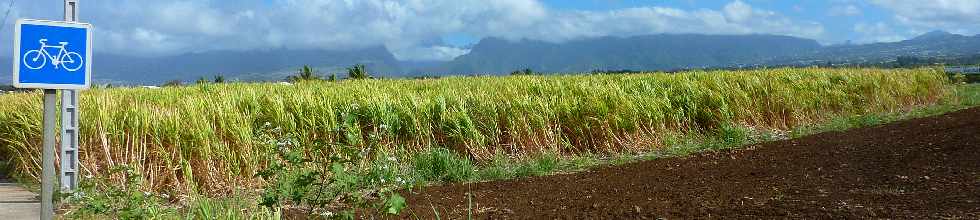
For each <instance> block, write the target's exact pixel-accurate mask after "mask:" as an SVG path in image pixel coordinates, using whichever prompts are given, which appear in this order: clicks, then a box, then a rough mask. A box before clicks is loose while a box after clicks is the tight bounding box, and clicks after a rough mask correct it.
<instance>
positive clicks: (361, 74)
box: [347, 64, 371, 79]
mask: <svg viewBox="0 0 980 220" xmlns="http://www.w3.org/2000/svg"><path fill="white" fill-rule="evenodd" d="M347 78H349V79H369V78H371V75H370V74H368V72H367V68H365V67H364V64H357V65H354V67H351V68H347Z"/></svg>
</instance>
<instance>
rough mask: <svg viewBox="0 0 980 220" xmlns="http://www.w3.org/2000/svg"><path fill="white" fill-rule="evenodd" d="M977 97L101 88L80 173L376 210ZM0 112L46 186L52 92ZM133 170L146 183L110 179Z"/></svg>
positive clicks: (356, 87) (4, 146) (3, 134)
mask: <svg viewBox="0 0 980 220" xmlns="http://www.w3.org/2000/svg"><path fill="white" fill-rule="evenodd" d="M977 90H978V89H977V87H976V86H955V87H952V86H950V85H948V82H947V81H946V77H945V76H944V75H943V74H942V73H941V72H938V71H937V70H935V69H931V68H923V69H900V70H881V69H819V68H805V69H768V70H752V71H717V72H688V73H680V74H636V75H577V76H510V77H451V78H446V79H438V80H356V81H344V82H339V83H334V82H300V83H297V84H295V85H293V86H286V85H279V84H241V83H239V84H202V85H197V86H192V87H173V88H165V89H159V90H152V89H137V88H118V89H94V90H89V91H85V92H83V93H82V100H81V101H82V111H81V113H82V118H81V120H82V122H81V123H82V138H81V140H80V141H81V143H82V146H81V147H82V152H83V153H82V155H81V161H82V164H81V166H82V170H83V174H86V175H92V176H93V178H92V179H93V180H102V181H105V182H106V183H107V184H106V185H107V186H110V185H125V183H126V181H127V178H128V177H129V176H137V177H138V179H139V181H138V182H139V184H138V185H135V186H133V187H132V188H135V189H138V190H137V191H140V192H147V193H148V194H149V195H150V197H152V198H156V197H159V196H160V195H162V194H168V195H172V196H187V197H189V198H205V199H201V200H200V201H211V202H208V203H207V204H204V205H196V206H195V205H194V204H183V205H179V206H178V207H172V209H167V208H166V207H165V208H164V209H165V210H173V212H175V213H189V214H187V215H194V216H214V215H220V214H216V212H212V211H206V210H213V209H220V208H224V209H228V207H232V206H245V207H256V206H257V205H256V202H245V203H241V202H234V200H235V199H232V200H233V201H232V202H221V201H222V200H220V199H218V200H210V199H206V198H209V197H218V198H223V197H227V196H228V195H235V194H236V193H232V192H243V191H244V192H245V193H243V195H241V197H242V198H256V197H257V196H258V195H259V194H261V193H258V192H255V191H251V192H252V193H248V191H249V190H250V189H251V190H254V189H262V188H265V189H266V190H268V189H270V188H269V186H270V184H271V183H272V182H276V181H279V182H276V184H279V183H283V184H281V185H279V186H282V187H280V188H278V189H279V190H281V191H282V192H283V193H285V194H294V195H297V196H298V197H310V196H316V197H317V198H319V197H322V196H326V197H327V198H323V199H324V200H330V199H332V198H334V197H337V198H345V199H342V200H343V201H342V202H341V203H345V204H352V203H356V204H363V203H369V202H370V201H371V200H372V199H371V198H364V199H363V200H362V199H361V198H360V197H359V195H372V194H385V193H387V192H390V191H391V190H394V189H399V188H406V187H408V188H411V187H413V186H420V185H426V184H432V183H444V182H458V181H483V180H494V179H508V178H515V177H526V176H536V175H546V174H550V173H555V172H571V171H576V170H582V169H586V168H588V167H592V166H595V165H599V164H621V163H628V162H632V161H635V160H641V159H651V158H659V157H666V156H677V155H686V154H690V153H694V152H700V151H704V150H714V149H725V148H731V147H737V146H740V145H742V144H745V143H752V142H761V141H767V140H775V139H782V138H787V137H790V136H798V135H803V134H807V133H813V132H819V131H823V130H827V129H844V128H848V127H853V126H865V125H871V124H875V123H882V122H886V121H889V120H894V119H900V118H907V117H913V116H919V115H928V114H930V113H939V112H945V111H949V110H952V109H955V108H962V107H963V106H971V105H972V106H975V105H977V103H978V101H977V99H978V98H977V93H978V92H977ZM0 102H3V103H5V104H4V105H2V106H0V154H4V155H13V156H12V159H13V160H12V161H11V162H10V163H11V168H12V170H13V171H14V172H15V173H16V174H17V175H19V176H21V177H24V178H26V179H36V177H37V174H38V171H39V169H38V167H39V165H38V164H37V163H36V162H35V161H38V158H37V156H38V155H40V153H39V152H38V151H39V149H40V148H39V147H38V146H39V144H40V137H39V135H40V128H39V126H38V124H39V123H40V109H39V108H38V106H40V94H38V93H28V94H8V95H3V96H0ZM922 109H925V110H922ZM909 112H912V113H909ZM283 161H292V162H289V163H284V162H283ZM277 164H280V165H283V164H285V165H284V166H295V167H293V168H289V169H284V170H280V172H282V175H280V176H278V177H281V178H280V179H276V180H271V181H272V182H270V181H263V180H261V178H257V177H256V174H257V173H259V172H260V171H265V170H269V169H270V168H272V167H274V166H277ZM289 164H292V165H289ZM122 165H125V166H126V167H128V168H130V169H131V172H132V173H133V174H134V175H121V174H118V173H113V172H110V170H111V169H112V168H113V167H119V166H122ZM337 166H339V167H340V168H339V169H334V168H335V167H337ZM300 175H305V176H308V175H314V176H316V177H317V178H316V179H317V180H320V179H322V180H329V181H326V182H329V184H327V185H329V188H330V189H329V190H326V191H322V192H321V191H311V190H307V189H304V188H303V187H302V186H295V187H294V185H293V184H292V183H295V182H296V180H297V179H298V178H297V177H299V176H300ZM299 179H301V178H299ZM86 181H88V179H86ZM282 181H285V182H282ZM286 183H289V184H286ZM107 186H104V187H102V188H98V187H97V188H95V189H92V190H94V191H98V190H104V189H105V187H107ZM297 187H298V188H297ZM245 200H248V199H245ZM154 201H155V200H154ZM195 201H197V200H195ZM304 201H306V200H304ZM123 202H124V203H125V202H126V201H123ZM294 202H295V201H294ZM307 202H308V201H307ZM164 203H166V202H164ZM298 204H299V205H302V204H304V203H303V202H302V201H300V202H299V203H298ZM129 205H131V204H117V205H111V206H113V207H125V206H129ZM294 205H295V204H294ZM332 205H338V204H332ZM187 207H202V208H198V209H199V210H200V211H193V210H195V208H187ZM214 207H218V208H214ZM321 211H329V212H331V213H340V211H341V210H328V209H323V210H321ZM195 213H196V214H195ZM249 213H250V212H249ZM259 213H273V211H271V210H265V211H261V212H259ZM262 215H265V214H262Z"/></svg>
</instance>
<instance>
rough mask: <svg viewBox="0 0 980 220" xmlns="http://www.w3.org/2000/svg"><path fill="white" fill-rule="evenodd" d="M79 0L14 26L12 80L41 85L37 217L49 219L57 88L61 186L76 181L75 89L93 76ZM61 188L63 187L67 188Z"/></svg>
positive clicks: (88, 29) (89, 37) (88, 37)
mask: <svg viewBox="0 0 980 220" xmlns="http://www.w3.org/2000/svg"><path fill="white" fill-rule="evenodd" d="M77 8H78V0H65V20H68V21H41V20H29V19H18V20H17V24H16V26H15V27H14V56H13V69H14V71H13V84H14V87H17V88H36V89H44V117H43V123H42V126H43V127H42V129H41V130H42V133H43V140H42V147H43V149H42V150H41V219H53V218H54V201H53V199H54V190H55V189H54V184H55V181H57V180H55V178H56V177H55V167H54V154H55V148H54V145H55V128H56V125H57V124H55V123H56V122H55V121H56V120H57V117H58V114H57V113H58V112H57V111H58V110H57V102H58V95H57V94H58V89H63V90H65V92H63V93H62V95H63V97H62V99H63V102H62V107H64V108H63V109H62V111H63V112H64V113H63V114H62V116H63V117H62V124H63V126H62V128H63V130H62V132H61V135H62V140H63V141H62V148H61V150H62V158H61V159H62V162H61V166H62V171H63V173H62V186H63V187H66V188H67V189H71V188H72V187H75V186H77V181H78V178H77V175H78V174H77V166H78V165H77V163H78V161H77V160H78V157H77V154H78V147H77V146H78V111H77V107H78V105H77V104H78V92H77V91H76V90H78V89H87V88H88V87H89V85H90V83H91V81H92V76H91V74H92V31H91V30H92V25H90V24H84V23H76V22H70V21H75V20H77V18H78V13H77V12H78V11H77ZM66 188H63V189H66Z"/></svg>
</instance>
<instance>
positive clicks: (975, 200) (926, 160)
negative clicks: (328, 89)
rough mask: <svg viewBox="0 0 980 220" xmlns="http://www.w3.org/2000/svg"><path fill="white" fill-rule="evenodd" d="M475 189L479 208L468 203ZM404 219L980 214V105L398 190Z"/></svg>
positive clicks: (969, 216) (967, 216)
mask: <svg viewBox="0 0 980 220" xmlns="http://www.w3.org/2000/svg"><path fill="white" fill-rule="evenodd" d="M467 193H472V195H473V197H472V200H473V203H472V205H473V208H472V209H468V208H467V205H468V203H467ZM401 194H402V195H404V196H405V197H406V199H407V200H408V204H409V207H408V208H407V209H406V210H405V211H403V212H402V218H410V219H415V218H420V219H435V216H434V214H435V212H434V211H433V209H435V210H437V211H438V214H439V215H440V217H441V218H442V219H465V218H466V217H467V212H468V210H472V213H473V216H474V218H476V219H656V218H668V219H678V218H682V219H689V218H696V219H704V218H707V219H773V218H776V219H785V218H791V219H801V218H802V219H866V218H898V219H942V218H952V219H980V108H972V109H967V110H962V111H958V112H954V113H949V114H946V115H941V116H935V117H929V118H921V119H914V120H909V121H903V122H897V123H892V124H886V125H881V126H876V127H869V128H859V129H854V130H850V131H846V132H828V133H822V134H817V135H812V136H808V137H805V138H800V139H793V140H785V141H777V142H771V143H764V144H758V145H754V146H748V147H745V148H741V149H736V150H723V151H717V152H708V153H701V154H696V155H691V156H687V157H679V158H668V159H658V160H652V161H644V162H637V163H632V164H626V165H621V166H607V167H599V168H595V169H592V170H589V171H585V172H580V173H573V174H561V175H553V176H542V177H533V178H525V179H516V180H506V181H494V182H480V183H467V184H452V185H443V186H432V187H427V188H424V189H421V190H419V189H415V190H412V192H409V191H407V190H406V191H402V192H401Z"/></svg>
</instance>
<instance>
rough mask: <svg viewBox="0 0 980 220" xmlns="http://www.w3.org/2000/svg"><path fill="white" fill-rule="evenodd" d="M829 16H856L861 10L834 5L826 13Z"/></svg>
mask: <svg viewBox="0 0 980 220" xmlns="http://www.w3.org/2000/svg"><path fill="white" fill-rule="evenodd" d="M827 14H828V15H830V16H858V15H861V9H860V8H858V7H857V6H854V5H835V6H832V7H830V9H829V10H828V11H827Z"/></svg>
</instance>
